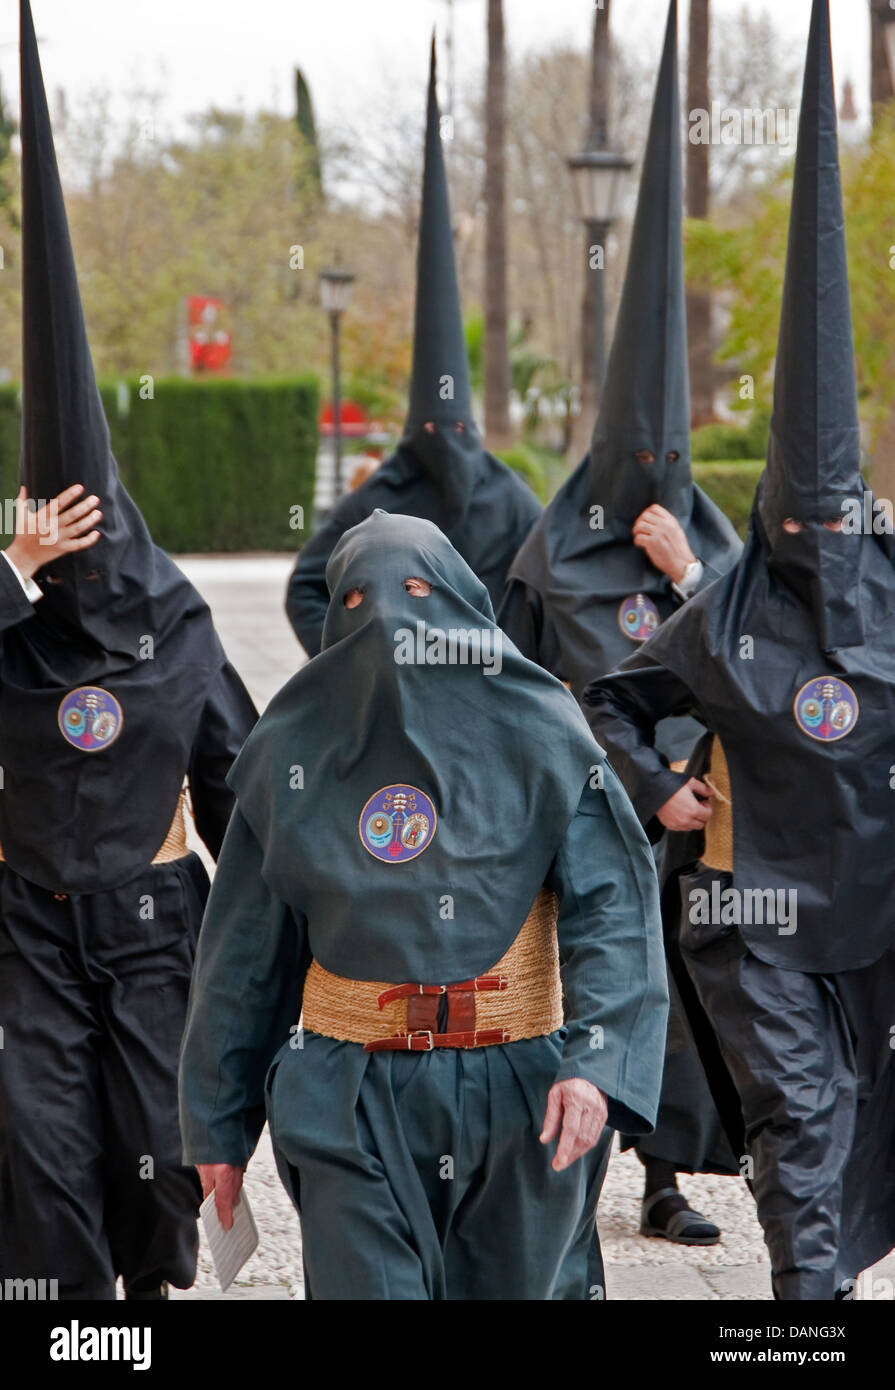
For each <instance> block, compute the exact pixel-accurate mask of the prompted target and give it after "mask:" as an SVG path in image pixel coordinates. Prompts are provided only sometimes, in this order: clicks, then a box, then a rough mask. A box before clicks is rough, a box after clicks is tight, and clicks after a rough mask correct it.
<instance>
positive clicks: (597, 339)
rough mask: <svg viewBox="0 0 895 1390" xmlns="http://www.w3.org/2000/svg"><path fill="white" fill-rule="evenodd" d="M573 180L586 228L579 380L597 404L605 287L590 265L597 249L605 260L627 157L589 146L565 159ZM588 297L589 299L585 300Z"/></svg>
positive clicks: (628, 166) (600, 388)
mask: <svg viewBox="0 0 895 1390" xmlns="http://www.w3.org/2000/svg"><path fill="white" fill-rule="evenodd" d="M568 165H569V168H570V170H571V171H572V177H573V180H574V184H575V194H576V197H577V200H578V212H579V214H580V216H581V220H582V222H583V223H584V226H585V228H586V231H587V265H588V276H589V277H591V276H592V277H593V279H589V280H588V286H589V294H588V296H587V299H586V301H585V303H586V311H585V322H584V324H583V341H582V353H581V356H582V363H581V367H582V382H583V383H584V385H585V387H586V388H588V387H589V388H590V389H591V390H593V392H594V393H595V395H596V401H595V406H596V407H597V408H599V404H600V399H601V396H602V392H603V377H604V375H605V372H606V288H605V281H604V278H603V264H600V265H599V266H596V267H595V266H594V264H593V257H594V256H595V254H596V253H597V250H599V251H600V253H601V254H602V256H603V258H604V261H605V251H606V243H607V241H608V239H609V233H610V231H611V230H612V224H613V222H615V221H616V219H617V218H618V216H619V213H620V211H621V202H622V194H623V191H624V183H625V176H626V175H627V173H628V172H629V170H630V169H631V168H632V164H631V161H630V160H629V159H626V158H625V156H624V155H622V154H617V153H615V152H614V151H612V150H605V149H603V150H599V149H590V150H583V151H582V152H581V154H577V155H573V156H572V158H571V159H569V160H568ZM588 301H589V302H588Z"/></svg>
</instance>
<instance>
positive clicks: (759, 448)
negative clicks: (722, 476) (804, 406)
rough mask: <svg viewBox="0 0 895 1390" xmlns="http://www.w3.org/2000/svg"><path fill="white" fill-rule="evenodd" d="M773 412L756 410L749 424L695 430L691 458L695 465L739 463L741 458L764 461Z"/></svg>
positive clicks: (691, 444) (704, 426)
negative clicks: (762, 459)
mask: <svg viewBox="0 0 895 1390" xmlns="http://www.w3.org/2000/svg"><path fill="white" fill-rule="evenodd" d="M770 432H771V412H770V411H769V410H766V409H764V408H761V409H756V410H753V412H752V415H751V417H750V419H749V422H748V424H746V425H703V426H702V427H701V428H700V429H698V430H694V431H693V435H692V438H691V442H690V457H691V458H692V460H693V462H694V463H697V462H699V463H718V462H719V461H724V462H727V463H736V462H738V461H739V460H740V459H761V458H764V457H765V455H766V454H767V452H768V436H769V434H770Z"/></svg>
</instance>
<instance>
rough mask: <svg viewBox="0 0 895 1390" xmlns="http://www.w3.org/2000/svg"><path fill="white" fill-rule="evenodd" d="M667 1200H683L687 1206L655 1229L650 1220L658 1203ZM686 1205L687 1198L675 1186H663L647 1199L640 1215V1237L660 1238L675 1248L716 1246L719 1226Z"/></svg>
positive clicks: (719, 1237)
mask: <svg viewBox="0 0 895 1390" xmlns="http://www.w3.org/2000/svg"><path fill="white" fill-rule="evenodd" d="M666 1197H681V1198H683V1201H684V1206H682V1207H680V1208H679V1209H678V1210H677V1211H673V1212H672V1213H671V1215H670V1216H669V1217H668V1220H667V1221H666V1222H665V1224H664V1225H663V1226H654V1225H653V1224H652V1222H651V1221H650V1219H649V1218H650V1213H651V1212H652V1210H653V1208H654V1207H656V1206H658V1204H659V1202H664V1200H665V1198H666ZM686 1202H687V1199H686V1197H684V1196H683V1193H682V1192H679V1191H678V1189H677V1188H676V1187H661V1188H660V1189H659V1191H658V1192H653V1193H651V1194H650V1196H649V1197H644V1199H643V1206H642V1207H641V1213H640V1234H641V1235H642V1236H659V1237H661V1239H663V1240H670V1241H673V1242H674V1244H675V1245H717V1244H718V1242H719V1240H720V1239H721V1232H720V1230H719V1229H718V1227H717V1226H716V1225H715V1224H714V1222H712V1221H709V1219H708V1217H706V1216H703V1215H702V1213H701V1212H698V1211H694V1210H693V1208H692V1207H690V1206H688V1205H687V1204H686Z"/></svg>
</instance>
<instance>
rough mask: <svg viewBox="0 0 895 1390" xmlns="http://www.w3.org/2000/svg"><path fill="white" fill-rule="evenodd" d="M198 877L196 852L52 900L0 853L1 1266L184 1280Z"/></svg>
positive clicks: (191, 1235)
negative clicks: (181, 1075)
mask: <svg viewBox="0 0 895 1390" xmlns="http://www.w3.org/2000/svg"><path fill="white" fill-rule="evenodd" d="M207 892H208V879H207V876H206V874H205V870H204V868H203V866H202V863H201V861H200V860H199V858H198V856H197V855H194V854H190V855H187V856H186V857H185V858H183V859H179V860H175V861H173V862H171V863H168V864H157V865H151V866H150V867H149V868H147V869H146V871H145V872H144V873H143V874H141V875H140V876H139V878H137V879H135V880H134V881H132V882H131V883H128V884H125V885H124V886H123V887H121V888H117V889H115V890H112V891H109V892H103V893H94V894H84V895H72V896H69V897H63V898H61V899H60V898H57V897H56V896H54V894H52V893H49V892H47V891H45V890H44V889H41V888H38V887H36V886H35V885H34V884H31V883H28V882H27V881H26V880H24V879H22V878H20V877H19V876H18V875H17V874H15V873H13V872H12V870H10V869H9V868H8V867H7V866H3V867H2V868H0V1027H2V1028H3V1047H2V1050H0V1278H19V1279H29V1278H34V1279H47V1280H51V1279H55V1280H57V1281H58V1294H59V1297H60V1298H67V1299H113V1298H114V1297H115V1282H116V1278H117V1276H119V1275H121V1276H122V1277H123V1279H124V1283H125V1286H126V1287H130V1288H140V1287H142V1288H149V1287H152V1286H154V1285H158V1284H160V1283H161V1282H162V1281H163V1280H168V1281H169V1282H171V1283H173V1284H174V1285H176V1286H178V1287H181V1288H185V1287H188V1286H189V1285H190V1284H191V1283H192V1282H193V1279H194V1278H195V1270H196V1256H197V1250H198V1233H197V1227H196V1217H197V1212H198V1205H199V1202H200V1200H201V1189H200V1186H199V1182H198V1176H197V1174H196V1172H195V1169H192V1168H189V1169H188V1168H185V1167H183V1166H182V1164H181V1143H180V1131H179V1124H178V1118H177V1063H178V1053H179V1049H180V1041H181V1035H182V1032H183V1026H184V1020H185V1016H186V1005H187V994H188V990H189V982H190V972H191V968H192V962H193V955H194V952H195V945H196V941H197V939H198V933H199V926H200V924H201V919H202V911H203V907H204V901H205V897H206V896H207Z"/></svg>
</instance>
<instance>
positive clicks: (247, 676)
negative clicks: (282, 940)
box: [172, 555, 895, 1300]
mask: <svg viewBox="0 0 895 1390" xmlns="http://www.w3.org/2000/svg"><path fill="white" fill-rule="evenodd" d="M179 563H180V565H181V566H182V568H183V569H184V571H185V572H186V573H187V575H188V576H189V578H190V579H191V580H192V581H193V583H194V584H195V585H196V587H197V588H198V589H199V591H200V592H201V593H202V594H203V595H204V596H205V598H206V599H207V601H208V603H209V604H210V605H211V608H212V610H213V613H214V618H215V622H216V624H217V628H218V632H219V633H220V635H221V639H222V641H223V643H224V647H225V648H226V650H227V654H228V656H229V657H230V659H231V660H232V661H233V663H234V665H235V666H236V667H237V669H238V670H239V672H240V674H241V675H242V678H243V680H244V681H245V683H246V685H247V686H248V688H249V691H250V692H251V694H252V696H253V698H254V700H255V702H256V704H257V705H258V707H259V708H263V706H264V705H265V704H266V703H267V701H268V700H269V699H270V698H271V697H272V696H273V695H274V694H275V693H276V691H277V690H279V688H280V686H281V685H282V684H283V683H284V681H286V680H287V679H288V678H289V676H291V675H292V674H293V672H294V671H296V670H297V669H298V667H299V666H300V665H301V664H302V663H303V661H304V660H305V656H304V652H303V651H302V649H301V647H300V646H299V644H298V643H297V641H296V639H295V637H294V635H293V633H292V629H291V627H290V626H289V623H288V621H287V619H286V617H285V614H284V612H283V596H284V593H285V588H286V581H287V578H288V576H289V571H290V569H291V565H292V558H291V557H289V556H268V555H260V556H253V555H248V556H238V557H236V556H221V557H219V556H189V557H182V558H181V559H180V560H179ZM642 1172H643V1170H642V1168H641V1166H640V1164H639V1162H638V1160H637V1158H636V1157H635V1156H634V1154H633V1153H626V1154H621V1153H615V1154H614V1156H613V1158H612V1161H611V1163H610V1166H609V1173H608V1176H607V1178H606V1183H605V1186H604V1189H603V1196H602V1198H601V1201H600V1237H601V1240H602V1243H603V1254H604V1259H605V1262H606V1284H607V1295H608V1297H609V1298H611V1299H613V1298H614V1299H633V1300H653V1299H674V1300H690V1299H710V1300H722V1299H723V1300H727V1299H749V1300H752V1299H769V1298H770V1285H769V1271H768V1260H767V1255H766V1253H765V1247H764V1242H763V1240H762V1237H761V1230H760V1228H759V1225H758V1222H757V1221H756V1219H755V1209H754V1204H753V1202H752V1198H751V1197H750V1195H749V1191H748V1189H747V1188H746V1185H745V1183H744V1182H742V1181H740V1180H739V1179H737V1178H720V1177H710V1176H697V1177H692V1178H682V1179H681V1182H680V1185H681V1188H682V1190H683V1191H684V1192H685V1193H686V1194H687V1196H688V1197H689V1199H690V1202H691V1204H692V1205H693V1206H694V1207H696V1208H697V1209H698V1210H700V1211H702V1212H704V1214H705V1215H706V1216H709V1217H711V1218H712V1220H714V1221H715V1222H716V1223H717V1224H718V1225H719V1226H720V1227H721V1229H722V1231H723V1233H724V1234H723V1238H722V1240H721V1243H720V1244H719V1245H716V1246H708V1247H701V1248H700V1247H697V1248H685V1247H683V1246H680V1245H672V1244H670V1243H669V1242H668V1241H664V1240H656V1239H648V1238H646V1237H643V1236H640V1235H638V1234H637V1230H638V1226H639V1219H640V1197H641V1192H642ZM246 1190H247V1192H248V1194H249V1199H250V1201H251V1203H252V1209H253V1211H254V1214H255V1220H256V1222H257V1225H258V1230H259V1235H260V1237H261V1241H260V1245H259V1248H258V1250H257V1251H256V1252H255V1254H254V1255H253V1256H252V1258H251V1260H249V1262H248V1263H247V1264H246V1265H245V1266H244V1268H243V1270H242V1271H241V1273H240V1275H239V1278H238V1280H237V1282H236V1284H235V1285H234V1286H233V1287H232V1288H231V1289H229V1290H228V1292H227V1293H226V1294H222V1293H221V1292H220V1290H219V1287H218V1284H217V1279H216V1277H215V1274H214V1269H213V1266H212V1264H211V1260H210V1258H209V1255H208V1251H207V1250H206V1248H205V1246H204V1243H203V1246H202V1249H201V1252H200V1264H199V1273H198V1277H197V1280H196V1284H195V1286H194V1288H193V1289H191V1290H188V1291H186V1292H180V1291H178V1290H172V1298H175V1299H227V1300H232V1299H247V1298H261V1299H269V1298H275V1299H289V1298H302V1297H303V1275H302V1266H301V1233H300V1229H299V1223H298V1218H297V1217H296V1215H295V1211H294V1209H293V1207H292V1204H291V1203H290V1201H289V1199H288V1197H287V1196H286V1193H285V1191H284V1190H283V1187H282V1186H281V1184H280V1181H279V1178H278V1177H277V1173H276V1169H275V1166H274V1161H273V1155H272V1152H271V1147H270V1140H269V1138H268V1134H267V1131H266V1130H265V1132H264V1135H263V1137H262V1140H261V1144H260V1145H259V1148H258V1150H257V1151H256V1153H255V1155H254V1157H253V1159H252V1162H251V1164H250V1166H249V1169H248V1172H247V1175H246ZM874 1276H875V1277H876V1278H877V1279H878V1280H879V1283H878V1284H877V1285H876V1286H875V1296H876V1297H878V1298H886V1297H887V1298H891V1297H892V1292H893V1285H895V1255H892V1256H890V1257H889V1259H888V1260H886V1261H883V1263H882V1264H881V1265H878V1266H877V1268H876V1270H875V1271H874ZM867 1287H870V1286H869V1285H868V1286H867Z"/></svg>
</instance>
